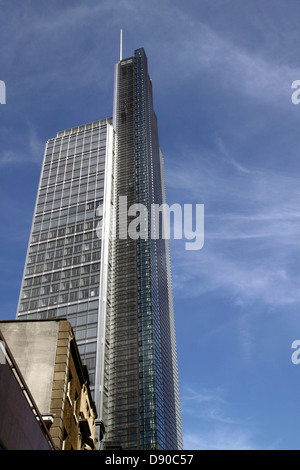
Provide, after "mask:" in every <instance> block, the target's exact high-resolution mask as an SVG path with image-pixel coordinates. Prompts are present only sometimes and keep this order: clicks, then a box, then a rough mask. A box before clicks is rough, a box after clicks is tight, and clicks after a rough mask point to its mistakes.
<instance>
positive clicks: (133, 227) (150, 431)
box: [17, 49, 182, 450]
mask: <svg viewBox="0 0 300 470" xmlns="http://www.w3.org/2000/svg"><path fill="white" fill-rule="evenodd" d="M165 202H166V199H165V185H164V173H163V156H162V153H161V151H160V148H159V141H158V129H157V120H156V116H155V113H154V110H153V97H152V84H151V80H150V78H149V75H148V66H147V57H146V54H145V52H144V49H138V50H136V51H135V53H134V56H133V57H129V58H127V59H124V60H123V59H122V58H121V57H120V61H119V62H118V63H117V64H116V66H115V89H114V100H113V117H112V118H108V119H104V120H100V121H96V122H92V123H90V124H86V125H83V126H79V127H75V128H72V129H68V130H66V131H61V132H58V134H57V136H56V138H54V139H51V140H49V141H48V142H47V145H46V149H45V155H44V162H43V169H42V174H41V179H40V183H39V190H38V196H37V202H36V207H35V213H34V220H33V224H32V230H31V235H30V240H29V246H28V253H27V258H26V263H25V270H24V276H23V282H22V287H21V293H20V299H19V305H18V314H17V317H18V318H54V317H66V318H67V319H68V320H69V321H70V322H71V324H72V326H73V328H74V331H75V336H76V341H77V344H78V347H79V351H80V353H81V356H82V360H83V362H84V363H85V364H86V365H87V367H88V370H89V374H90V380H91V390H92V392H93V396H94V399H95V402H96V407H97V410H98V415H99V417H100V418H101V419H103V421H104V423H105V426H106V439H107V440H109V441H118V442H120V443H121V445H122V448H123V449H130V450H134V449H181V448H182V431H181V414H180V403H179V386H178V371H177V352H176V339H175V325H174V312H173V298H172V285H171V268H170V255H169V245H168V240H167V239H164V238H163V237H162V236H160V234H159V233H158V236H157V235H156V236H153V223H152V221H151V224H150V223H148V222H149V221H148V219H147V218H148V216H149V214H151V213H152V207H154V205H155V206H156V207H162V206H161V205H162V204H163V203H165ZM158 215H159V217H158V218H157V219H155V220H156V224H157V225H158V226H160V228H162V226H163V224H164V223H165V220H164V217H163V214H161V213H159V214H158ZM133 217H134V219H133ZM146 219H147V220H146Z"/></svg>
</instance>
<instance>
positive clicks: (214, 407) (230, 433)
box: [182, 386, 257, 450]
mask: <svg viewBox="0 0 300 470" xmlns="http://www.w3.org/2000/svg"><path fill="white" fill-rule="evenodd" d="M223 395H224V391H222V390H220V389H211V390H207V389H200V390H194V389H193V388H191V387H189V386H186V388H185V391H184V393H183V395H182V414H183V422H185V417H188V418H189V420H188V422H189V428H188V429H185V432H184V448H185V449H186V450H188V449H189V450H248V449H249V450H251V449H255V448H257V446H256V445H255V443H254V437H253V425H252V424H251V422H246V423H245V422H244V423H243V422H241V421H240V420H236V419H233V418H232V417H231V416H229V415H228V410H229V408H230V406H231V403H230V402H229V401H228V400H227V399H225V398H224V396H223ZM196 422H197V423H198V426H194V424H195V423H196Z"/></svg>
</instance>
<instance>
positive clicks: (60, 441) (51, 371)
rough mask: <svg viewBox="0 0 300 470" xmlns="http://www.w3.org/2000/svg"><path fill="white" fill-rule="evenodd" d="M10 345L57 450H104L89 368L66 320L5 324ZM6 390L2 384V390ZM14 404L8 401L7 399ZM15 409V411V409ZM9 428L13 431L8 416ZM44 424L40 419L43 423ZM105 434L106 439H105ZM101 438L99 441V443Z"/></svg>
mask: <svg viewBox="0 0 300 470" xmlns="http://www.w3.org/2000/svg"><path fill="white" fill-rule="evenodd" d="M0 331H1V334H2V336H3V338H4V340H5V342H6V343H7V345H8V347H9V349H10V351H11V353H12V355H13V357H14V359H15V361H16V363H17V364H18V368H19V369H20V371H21V374H22V376H23V378H24V380H25V382H26V386H27V387H28V389H29V391H30V393H31V394H32V396H33V398H34V401H35V403H36V405H37V408H38V410H39V413H40V416H41V417H42V419H43V422H44V423H45V424H46V426H47V429H48V431H49V434H50V436H51V439H52V442H53V443H54V446H55V448H56V449H57V450H94V449H97V448H99V441H100V440H101V437H102V435H103V431H104V430H103V425H102V423H98V424H100V428H98V426H97V429H100V431H101V432H97V434H99V436H98V438H97V437H96V436H95V429H96V418H97V415H96V409H95V405H94V402H93V400H92V397H91V394H90V389H89V380H88V374H87V370H86V368H85V367H84V366H83V364H82V361H81V358H80V355H79V352H78V348H77V345H76V341H75V337H74V333H73V330H72V327H71V325H70V323H69V322H68V321H67V320H63V319H57V320H36V321H35V320H25V321H22V320H17V321H4V322H0ZM4 386H5V385H4V384H3V383H2V384H1V383H0V387H4ZM8 399H9V397H8ZM11 409H13V407H12V408H11ZM5 419H6V420H7V423H6V424H5V423H3V425H4V427H5V426H9V427H10V428H11V427H13V426H14V417H13V415H9V414H8V415H7V414H6V418H5ZM38 419H40V418H38ZM100 434H101V435H100ZM97 439H98V440H97Z"/></svg>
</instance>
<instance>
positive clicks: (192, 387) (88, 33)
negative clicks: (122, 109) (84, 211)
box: [0, 0, 300, 449]
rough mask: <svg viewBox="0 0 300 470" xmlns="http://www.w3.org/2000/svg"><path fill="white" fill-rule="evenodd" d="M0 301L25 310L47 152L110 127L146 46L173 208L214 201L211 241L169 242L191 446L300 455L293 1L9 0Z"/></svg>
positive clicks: (3, 313) (298, 126)
mask: <svg viewBox="0 0 300 470" xmlns="http://www.w3.org/2000/svg"><path fill="white" fill-rule="evenodd" d="M0 9H1V18H0V38H1V62H0V63H1V67H0V71H1V72H0V80H3V81H5V83H6V91H7V94H6V104H5V105H0V181H1V185H0V192H1V198H0V207H1V222H2V223H1V234H0V238H1V245H0V247H1V248H0V250H1V251H0V260H1V263H0V275H1V305H0V318H1V319H2V320H3V319H13V318H15V312H16V307H17V299H18V295H19V289H20V282H21V277H22V272H23V265H24V261H25V254H26V249H27V243H28V237H29V232H30V226H31V219H32V215H33V209H34V203H35V197H36V191H37V186H38V180H39V175H40V169H41V164H42V156H43V149H44V145H45V141H46V140H47V139H48V138H52V137H55V135H56V132H57V131H59V130H63V129H67V128H69V127H72V126H76V125H80V124H84V123H87V122H91V121H94V120H97V119H101V118H105V117H108V116H111V114H112V96H113V70H114V64H115V62H117V60H118V47H119V30H120V29H121V28H122V29H123V56H124V57H126V56H131V55H132V54H133V51H134V50H135V49H137V48H139V47H144V48H145V51H146V54H147V56H148V61H149V71H150V75H151V78H152V82H153V88H154V105H155V110H156V114H157V117H158V123H159V136H160V145H161V148H162V151H163V153H164V157H165V176H166V184H167V199H168V202H169V204H172V203H180V204H184V203H192V204H204V206H205V243H204V247H203V249H202V250H199V251H197V252H196V251H186V250H185V249H184V243H183V242H182V241H177V240H173V241H171V259H172V271H173V286H174V299H175V319H176V329H177V346H178V361H179V376H180V390H181V405H182V418H183V432H184V443H185V448H186V449H299V447H300V446H299V443H300V440H299V432H298V427H299V424H298V423H299V419H300V399H299V396H300V394H299V390H300V376H299V374H300V364H299V365H295V364H293V363H292V361H291V355H292V352H293V351H292V349H291V344H292V342H293V341H294V340H298V339H300V267H299V266H300V263H299V261H300V210H299V207H300V185H299V178H300V158H299V156H300V155H299V150H300V106H297V105H294V104H293V103H292V101H291V95H292V92H293V90H292V89H291V85H292V82H293V81H294V80H299V79H300V64H299V47H298V44H299V39H300V38H299V36H300V32H299V31H300V28H299V26H300V20H299V18H300V3H299V2H298V1H297V0H244V1H243V2H242V1H238V0H197V1H196V0H185V1H183V0H173V1H170V0H159V1H157V0H152V1H151V2H149V1H145V0H120V1H118V0H109V1H106V0H86V1H84V2H83V1H76V0H74V1H73V0H71V1H68V2H66V1H65V2H63V1H59V0H51V2H49V1H44V0H27V1H26V2H24V1H21V0H14V2H10V1H9V0H2V1H1V0H0Z"/></svg>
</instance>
